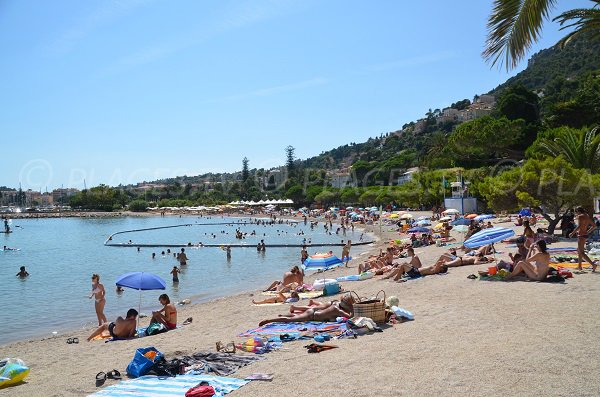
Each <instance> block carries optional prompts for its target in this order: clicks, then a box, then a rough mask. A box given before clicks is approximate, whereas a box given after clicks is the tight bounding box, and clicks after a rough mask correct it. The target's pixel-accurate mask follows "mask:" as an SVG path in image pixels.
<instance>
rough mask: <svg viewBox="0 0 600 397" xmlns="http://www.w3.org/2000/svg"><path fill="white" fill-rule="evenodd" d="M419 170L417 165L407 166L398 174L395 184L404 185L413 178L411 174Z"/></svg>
mask: <svg viewBox="0 0 600 397" xmlns="http://www.w3.org/2000/svg"><path fill="white" fill-rule="evenodd" d="M417 172H419V167H414V168H409V169H408V170H407V171H406V172H405V173H403V174H402V175H400V176H399V177H398V180H397V182H396V183H397V185H398V186H400V185H404V184H406V183H408V182H410V181H412V179H413V175H414V174H415V173H417Z"/></svg>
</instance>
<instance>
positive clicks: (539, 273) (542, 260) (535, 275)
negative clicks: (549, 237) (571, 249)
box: [507, 240, 550, 281]
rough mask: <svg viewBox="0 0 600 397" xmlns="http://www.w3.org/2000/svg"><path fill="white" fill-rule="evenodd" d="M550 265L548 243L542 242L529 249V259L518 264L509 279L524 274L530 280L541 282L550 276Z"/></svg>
mask: <svg viewBox="0 0 600 397" xmlns="http://www.w3.org/2000/svg"><path fill="white" fill-rule="evenodd" d="M536 251H539V252H536ZM549 264H550V254H548V251H547V249H546V242H545V241H544V240H540V241H538V242H536V243H534V244H533V245H532V246H531V248H529V254H527V259H525V260H524V261H520V262H519V263H517V265H516V266H515V268H514V270H513V271H512V273H511V274H510V275H509V276H508V277H507V279H510V278H513V277H514V276H517V275H519V274H521V273H524V274H525V275H526V276H527V278H528V279H530V280H534V281H541V280H543V279H545V278H546V276H547V275H548V271H549V270H550V266H549Z"/></svg>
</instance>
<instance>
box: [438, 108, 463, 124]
mask: <svg viewBox="0 0 600 397" xmlns="http://www.w3.org/2000/svg"><path fill="white" fill-rule="evenodd" d="M459 114H460V112H459V111H458V110H457V109H454V108H445V109H442V114H441V115H440V116H438V117H436V119H435V121H437V122H438V123H444V122H448V121H457V120H458V115H459Z"/></svg>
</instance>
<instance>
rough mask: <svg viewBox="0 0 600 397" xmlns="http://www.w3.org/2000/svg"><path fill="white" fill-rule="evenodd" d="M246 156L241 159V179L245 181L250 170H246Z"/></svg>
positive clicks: (247, 161)
mask: <svg viewBox="0 0 600 397" xmlns="http://www.w3.org/2000/svg"><path fill="white" fill-rule="evenodd" d="M248 163H249V160H248V157H244V159H243V160H242V181H244V182H246V181H247V180H248V178H249V177H250V171H249V170H248Z"/></svg>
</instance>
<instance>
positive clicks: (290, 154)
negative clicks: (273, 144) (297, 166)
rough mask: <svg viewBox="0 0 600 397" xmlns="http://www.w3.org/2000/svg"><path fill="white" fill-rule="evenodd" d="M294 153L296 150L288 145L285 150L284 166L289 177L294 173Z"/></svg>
mask: <svg viewBox="0 0 600 397" xmlns="http://www.w3.org/2000/svg"><path fill="white" fill-rule="evenodd" d="M295 151H296V148H294V147H293V146H292V145H288V146H287V147H286V148H285V166H286V167H287V170H288V174H289V175H290V176H291V175H292V174H293V172H294V161H295V160H296V157H295V155H294V152H295Z"/></svg>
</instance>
